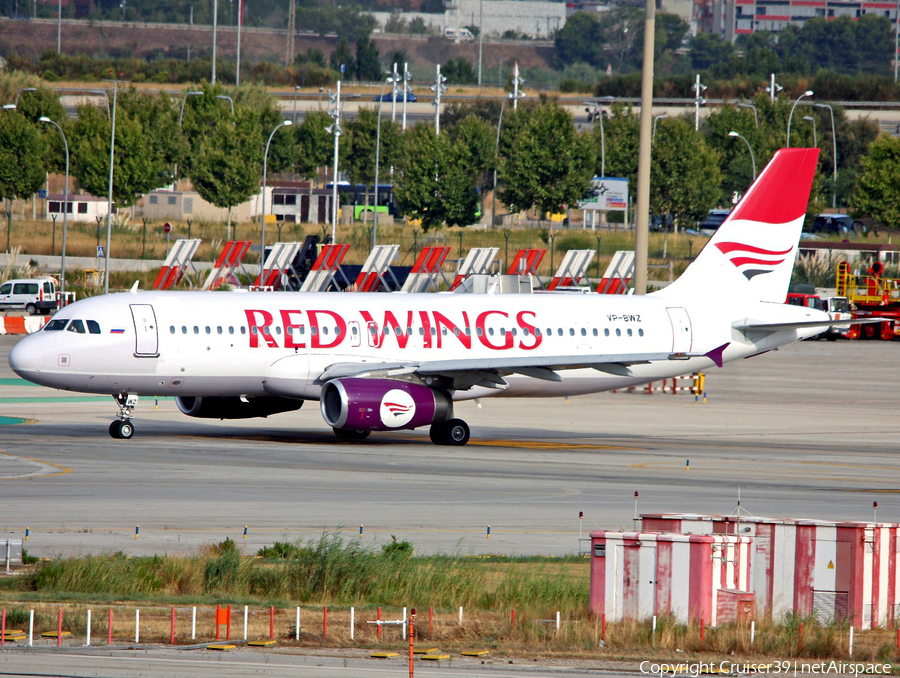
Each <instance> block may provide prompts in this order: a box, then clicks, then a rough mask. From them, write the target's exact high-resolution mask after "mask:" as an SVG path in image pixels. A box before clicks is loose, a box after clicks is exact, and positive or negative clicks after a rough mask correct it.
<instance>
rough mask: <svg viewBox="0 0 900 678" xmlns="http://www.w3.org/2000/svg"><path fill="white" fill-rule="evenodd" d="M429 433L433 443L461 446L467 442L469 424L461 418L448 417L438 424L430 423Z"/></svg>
mask: <svg viewBox="0 0 900 678" xmlns="http://www.w3.org/2000/svg"><path fill="white" fill-rule="evenodd" d="M429 435H430V436H431V442H433V443H434V444H435V445H453V446H456V447H461V446H462V445H465V444H466V443H467V442H469V425H468V424H467V423H466V422H464V421H463V420H462V419H448V420H447V421H444V422H441V423H439V424H432V425H431V430H430V431H429Z"/></svg>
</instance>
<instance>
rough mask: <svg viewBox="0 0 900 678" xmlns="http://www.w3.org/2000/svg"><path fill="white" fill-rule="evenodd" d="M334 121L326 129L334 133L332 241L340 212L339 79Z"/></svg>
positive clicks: (333, 114) (335, 234)
mask: <svg viewBox="0 0 900 678" xmlns="http://www.w3.org/2000/svg"><path fill="white" fill-rule="evenodd" d="M331 117H332V118H334V122H333V123H332V124H331V125H329V126H328V127H326V128H325V131H327V132H331V133H333V134H334V174H333V175H332V177H331V242H335V238H336V237H337V213H338V188H337V187H338V152H339V143H340V142H339V140H340V138H341V134H342V132H341V81H340V80H338V81H337V88H336V90H335V93H334V110H333V111H332V112H331Z"/></svg>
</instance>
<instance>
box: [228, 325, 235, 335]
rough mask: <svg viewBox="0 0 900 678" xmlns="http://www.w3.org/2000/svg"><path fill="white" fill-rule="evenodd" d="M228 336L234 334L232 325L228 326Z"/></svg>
mask: <svg viewBox="0 0 900 678" xmlns="http://www.w3.org/2000/svg"><path fill="white" fill-rule="evenodd" d="M228 334H234V327H233V326H232V325H229V326H228Z"/></svg>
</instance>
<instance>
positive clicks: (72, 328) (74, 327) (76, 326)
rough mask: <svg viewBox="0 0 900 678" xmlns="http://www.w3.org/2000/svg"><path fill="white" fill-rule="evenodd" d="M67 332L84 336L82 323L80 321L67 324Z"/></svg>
mask: <svg viewBox="0 0 900 678" xmlns="http://www.w3.org/2000/svg"><path fill="white" fill-rule="evenodd" d="M68 331H69V332H75V333H76V334H84V333H85V332H84V323H83V322H81V321H80V320H73V321H72V322H70V323H69V327H68Z"/></svg>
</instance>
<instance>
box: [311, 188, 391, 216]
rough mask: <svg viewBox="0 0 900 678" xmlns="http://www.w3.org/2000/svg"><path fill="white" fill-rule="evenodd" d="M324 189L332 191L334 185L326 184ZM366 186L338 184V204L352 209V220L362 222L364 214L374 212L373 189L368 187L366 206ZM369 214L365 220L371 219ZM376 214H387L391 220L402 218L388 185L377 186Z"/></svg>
mask: <svg viewBox="0 0 900 678" xmlns="http://www.w3.org/2000/svg"><path fill="white" fill-rule="evenodd" d="M326 188H327V189H329V190H332V189H333V188H334V184H327V185H326ZM366 188H367V187H366V185H365V184H343V183H338V185H337V189H338V195H339V203H340V205H341V206H342V207H347V206H352V207H353V219H354V220H355V221H362V218H363V214H364V213H365V212H367V211H368V212H371V213H372V214H374V212H375V187H374V186H372V185H369V186H368V193H369V197H368V199H369V202H368V206H367V205H366ZM372 214H369V215H368V217H367V218H371V216H372ZM378 214H387V215H390V216H391V217H393V218H397V217H399V216H402V215H401V214H400V210H399V209H398V207H397V201H396V200H394V187H393V186H391V185H390V184H379V186H378Z"/></svg>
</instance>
